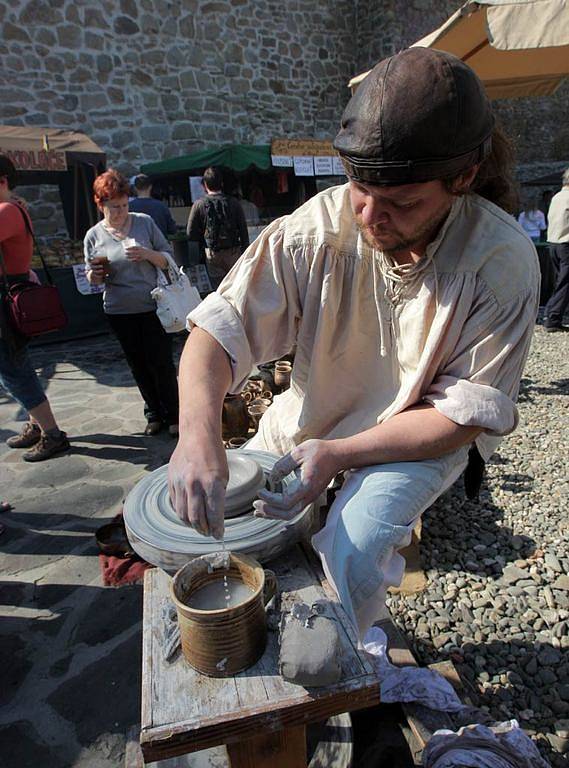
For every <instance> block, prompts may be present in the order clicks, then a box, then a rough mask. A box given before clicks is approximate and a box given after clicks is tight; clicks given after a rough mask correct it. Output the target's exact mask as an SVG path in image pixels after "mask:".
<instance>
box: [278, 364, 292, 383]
mask: <svg viewBox="0 0 569 768" xmlns="http://www.w3.org/2000/svg"><path fill="white" fill-rule="evenodd" d="M291 372H292V367H291V366H290V363H289V365H288V366H285V365H281V364H279V363H277V364H276V365H275V385H276V386H277V387H279V388H280V389H286V388H287V387H290V376H291Z"/></svg>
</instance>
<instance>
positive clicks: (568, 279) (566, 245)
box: [545, 168, 569, 333]
mask: <svg viewBox="0 0 569 768" xmlns="http://www.w3.org/2000/svg"><path fill="white" fill-rule="evenodd" d="M547 218H548V221H549V226H548V229H547V241H548V243H549V255H550V258H551V261H552V262H553V266H554V267H555V271H556V273H557V277H556V279H555V287H554V289H553V293H552V294H551V296H550V298H549V301H548V302H547V304H546V306H545V330H546V331H548V332H550V333H553V332H555V331H560V330H562V323H563V315H564V314H565V310H566V309H567V306H568V305H569V168H566V169H565V172H564V174H563V186H562V188H561V189H560V190H559V192H558V193H557V194H556V195H553V197H552V198H551V203H550V205H549V211H548V213H547Z"/></svg>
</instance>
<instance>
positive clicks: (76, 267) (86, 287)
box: [72, 264, 105, 296]
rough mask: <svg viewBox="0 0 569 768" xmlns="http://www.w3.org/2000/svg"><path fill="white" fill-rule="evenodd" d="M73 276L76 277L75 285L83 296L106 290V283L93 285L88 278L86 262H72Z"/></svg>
mask: <svg viewBox="0 0 569 768" xmlns="http://www.w3.org/2000/svg"><path fill="white" fill-rule="evenodd" d="M72 267H73V277H74V278H75V286H76V288H77V290H78V291H79V293H82V294H83V296H88V295H89V294H90V293H102V292H103V291H104V290H105V286H104V285H92V284H91V283H90V282H89V281H88V280H87V275H86V274H85V272H86V271H87V267H86V266H85V264H72Z"/></svg>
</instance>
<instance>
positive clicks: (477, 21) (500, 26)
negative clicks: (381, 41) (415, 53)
mask: <svg viewBox="0 0 569 768" xmlns="http://www.w3.org/2000/svg"><path fill="white" fill-rule="evenodd" d="M414 45H415V46H422V47H424V48H437V49H438V50H441V51H447V52H448V53H453V54H454V55H455V56H458V58H460V59H462V61H464V62H466V63H467V64H468V65H469V66H470V67H472V69H473V70H474V71H475V72H476V73H477V74H478V76H479V77H480V78H481V80H482V81H483V82H484V85H485V86H486V90H487V92H488V95H489V96H490V98H491V99H505V98H516V97H519V96H545V95H548V94H551V93H554V92H555V91H556V90H557V88H558V87H559V86H560V85H561V84H562V83H563V81H564V80H565V79H566V77H567V76H568V75H569V2H568V0H477V2H475V1H474V0H468V2H467V3H465V4H464V5H463V6H462V7H461V8H460V9H459V10H458V11H457V12H456V13H454V14H453V15H452V16H451V17H450V18H449V19H447V21H445V23H444V24H442V26H440V27H439V28H438V29H436V30H435V31H434V32H431V33H430V34H429V35H427V36H426V37H423V38H422V39H421V40H418V41H417V42H416V43H414ZM367 74H368V72H364V73H362V74H361V75H358V76H357V77H354V78H352V79H351V80H350V83H349V85H350V88H352V91H354V90H355V89H356V88H357V86H358V84H359V83H360V82H361V81H362V80H363V79H364V77H365V76H366V75H367Z"/></svg>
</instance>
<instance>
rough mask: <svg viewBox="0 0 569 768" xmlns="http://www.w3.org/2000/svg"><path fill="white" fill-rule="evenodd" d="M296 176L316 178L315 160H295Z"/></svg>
mask: <svg viewBox="0 0 569 768" xmlns="http://www.w3.org/2000/svg"><path fill="white" fill-rule="evenodd" d="M294 174H295V176H314V160H313V158H312V157H295V158H294Z"/></svg>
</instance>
